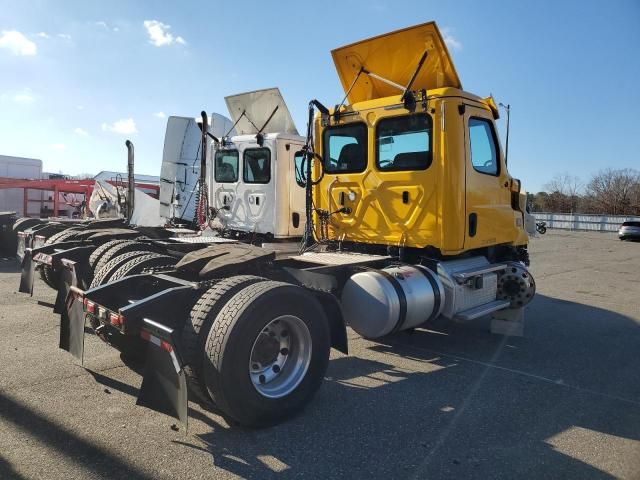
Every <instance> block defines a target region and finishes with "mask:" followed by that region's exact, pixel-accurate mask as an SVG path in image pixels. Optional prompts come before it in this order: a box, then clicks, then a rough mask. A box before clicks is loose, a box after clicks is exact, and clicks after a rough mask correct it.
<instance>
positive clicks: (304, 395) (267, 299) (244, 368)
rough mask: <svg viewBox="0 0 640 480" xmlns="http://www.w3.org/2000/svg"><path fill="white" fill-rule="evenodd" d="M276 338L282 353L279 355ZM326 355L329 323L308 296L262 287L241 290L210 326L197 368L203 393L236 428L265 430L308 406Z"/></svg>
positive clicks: (286, 287) (293, 289)
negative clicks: (201, 375)
mask: <svg viewBox="0 0 640 480" xmlns="http://www.w3.org/2000/svg"><path fill="white" fill-rule="evenodd" d="M283 325H284V326H288V325H290V327H291V328H289V327H287V330H285V329H284V327H283ZM277 330H279V332H277ZM282 339H285V340H287V341H288V342H289V343H286V345H287V346H288V348H281V347H282V345H283V344H282ZM258 347H260V348H258ZM329 349H330V331H329V323H328V320H327V318H326V315H325V313H324V310H323V309H322V306H321V305H320V304H319V303H318V301H317V300H316V298H315V297H314V296H313V295H312V294H311V293H309V292H307V291H306V290H305V289H303V288H301V287H298V286H296V285H291V284H287V283H282V282H275V281H270V280H269V281H264V282H260V283H256V284H252V285H248V286H245V287H244V288H243V289H242V290H240V291H239V292H238V293H236V294H235V295H234V296H233V297H232V298H231V299H230V300H229V301H228V302H227V303H226V304H225V306H224V308H222V309H221V310H220V313H218V315H217V316H216V319H215V321H214V322H213V324H212V326H211V331H210V332H209V336H208V337H207V342H206V346H205V353H206V357H205V362H204V365H203V373H204V379H205V383H206V387H207V390H208V392H209V395H210V396H211V398H212V399H213V401H214V402H215V403H216V405H217V407H218V408H219V409H220V410H221V411H222V412H224V413H225V414H226V415H227V416H228V417H230V418H231V419H233V420H235V421H236V422H238V423H240V424H242V425H245V426H251V427H263V426H268V425H273V424H276V423H279V422H281V421H283V420H285V419H287V418H289V417H291V416H293V415H295V414H296V413H298V412H299V411H300V410H302V409H303V408H304V406H305V405H306V404H307V403H308V402H309V401H310V400H311V398H312V397H313V395H314V394H315V393H316V391H317V390H318V388H319V387H320V385H321V383H322V380H323V378H324V374H325V372H326V370H327V366H328V363H329ZM276 367H277V370H276ZM256 371H260V372H264V374H256ZM258 378H259V380H257V379H258Z"/></svg>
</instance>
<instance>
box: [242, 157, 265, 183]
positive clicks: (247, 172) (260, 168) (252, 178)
mask: <svg viewBox="0 0 640 480" xmlns="http://www.w3.org/2000/svg"><path fill="white" fill-rule="evenodd" d="M243 162H244V165H243V168H242V179H243V180H244V183H269V182H270V181H271V150H269V149H268V148H247V149H246V150H245V151H244V155H243Z"/></svg>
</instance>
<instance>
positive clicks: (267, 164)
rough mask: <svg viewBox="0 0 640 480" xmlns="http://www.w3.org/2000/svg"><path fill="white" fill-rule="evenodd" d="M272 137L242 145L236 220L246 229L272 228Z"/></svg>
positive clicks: (262, 229) (259, 231) (273, 195)
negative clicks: (256, 142)
mask: <svg viewBox="0 0 640 480" xmlns="http://www.w3.org/2000/svg"><path fill="white" fill-rule="evenodd" d="M274 144H275V142H274V141H273V140H267V141H265V143H264V146H262V147H261V146H258V145H257V144H255V145H247V146H246V147H245V148H243V149H242V182H241V184H240V187H239V189H238V201H239V202H241V203H242V205H241V207H242V208H241V212H240V210H239V211H238V213H239V216H238V222H239V224H240V225H242V226H243V227H244V229H245V230H246V231H250V232H257V233H273V232H274V221H275V220H274V211H275V208H276V204H275V188H274V181H275V178H274V174H273V169H274V163H275V160H276V159H275V158H273V157H274V155H272V152H273V149H272V147H273V145H274Z"/></svg>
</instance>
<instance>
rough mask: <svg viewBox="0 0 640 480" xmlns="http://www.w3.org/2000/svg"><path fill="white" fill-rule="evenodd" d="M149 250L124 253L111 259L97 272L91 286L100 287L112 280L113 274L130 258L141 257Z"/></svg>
mask: <svg viewBox="0 0 640 480" xmlns="http://www.w3.org/2000/svg"><path fill="white" fill-rule="evenodd" d="M148 253H149V252H141V251H135V252H129V253H123V254H122V255H118V256H117V257H115V258H114V259H112V260H111V261H109V262H108V263H107V264H106V265H105V266H104V267H102V268H101V269H100V270H98V271H97V272H96V275H95V277H93V280H92V281H91V286H90V287H89V288H95V287H99V286H100V285H105V284H106V283H109V281H110V280H111V276H112V275H113V274H114V273H115V272H116V271H117V270H118V269H119V268H120V267H121V266H123V265H124V264H125V263H127V262H128V261H129V260H133V259H134V258H136V257H141V256H143V255H148Z"/></svg>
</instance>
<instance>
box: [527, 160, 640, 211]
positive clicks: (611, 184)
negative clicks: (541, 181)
mask: <svg viewBox="0 0 640 480" xmlns="http://www.w3.org/2000/svg"><path fill="white" fill-rule="evenodd" d="M528 200H529V209H530V210H531V211H532V212H552V213H572V212H573V213H595V214H602V215H640V171H638V170H635V169H632V168H625V169H619V170H615V169H611V168H607V169H605V170H601V171H600V172H598V173H596V174H594V175H593V176H592V177H591V178H590V179H589V181H588V182H586V183H583V182H582V181H581V180H580V178H579V177H576V176H574V175H570V174H569V173H561V174H558V175H556V176H555V177H553V178H552V179H551V181H550V182H548V183H547V184H545V185H544V191H542V192H538V193H535V194H534V193H530V194H529V198H528Z"/></svg>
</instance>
